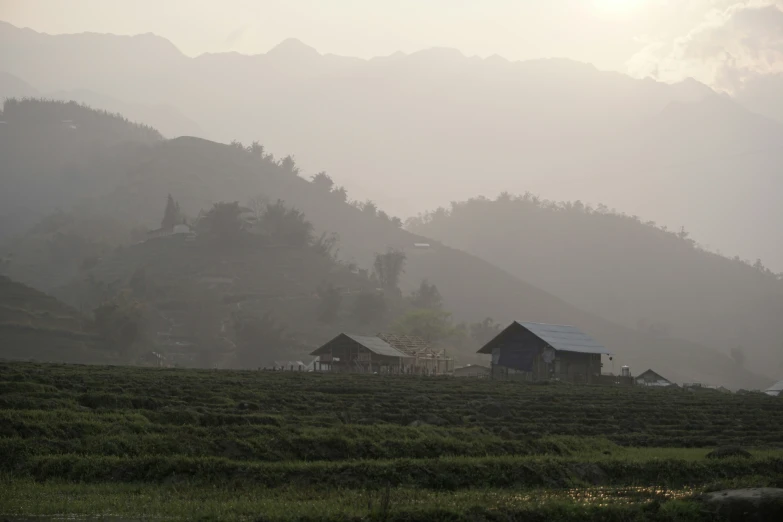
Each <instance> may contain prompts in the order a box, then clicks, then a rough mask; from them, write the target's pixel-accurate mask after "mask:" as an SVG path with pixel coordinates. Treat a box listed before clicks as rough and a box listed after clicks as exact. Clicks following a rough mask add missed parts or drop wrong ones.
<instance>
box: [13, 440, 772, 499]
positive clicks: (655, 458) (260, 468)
mask: <svg viewBox="0 0 783 522" xmlns="http://www.w3.org/2000/svg"><path fill="white" fill-rule="evenodd" d="M628 451H632V452H633V451H642V452H647V453H642V454H640V456H639V458H634V456H633V454H630V455H629V454H624V455H618V456H602V457H598V456H592V457H590V456H581V457H540V456H538V457H531V456H528V457H485V458H467V457H457V458H431V459H395V460H356V461H341V462H324V461H320V462H301V461H300V462H277V463H264V462H249V461H233V460H229V459H225V458H214V457H202V458H193V457H181V456H172V457H165V456H161V455H150V456H144V457H108V456H106V457H96V456H89V457H86V456H82V455H50V456H18V455H5V456H4V457H3V460H2V461H1V462H0V473H8V474H13V475H14V477H17V478H19V477H25V476H27V477H30V478H34V479H36V480H51V479H64V480H69V481H77V482H104V481H108V482H128V483H133V482H172V481H175V482H183V483H217V484H226V483H244V484H256V485H259V486H264V487H267V488H285V487H292V486H296V487H304V488H311V489H318V490H327V491H329V490H339V489H382V488H384V487H386V486H387V485H391V486H394V487H399V486H410V487H417V488H422V489H431V490H459V489H472V488H479V489H481V488H525V489H529V488H569V487H577V486H588V485H615V486H629V485H630V486H660V487H669V488H678V487H685V486H690V485H696V484H707V483H710V482H715V481H719V480H727V479H736V478H740V477H753V476H764V477H768V478H770V479H774V480H776V481H780V479H781V478H783V454H781V453H780V452H774V454H765V455H759V456H756V457H753V458H749V459H742V458H731V459H706V458H703V457H702V458H695V457H696V455H698V453H695V454H691V455H687V454H686V455H685V456H686V457H689V458H683V454H682V453H681V452H682V451H687V450H679V452H678V453H675V454H670V455H667V454H666V453H665V452H666V450H657V451H656V450H628ZM671 451H677V450H671ZM691 451H696V452H698V451H699V450H691ZM702 455H703V453H702Z"/></svg>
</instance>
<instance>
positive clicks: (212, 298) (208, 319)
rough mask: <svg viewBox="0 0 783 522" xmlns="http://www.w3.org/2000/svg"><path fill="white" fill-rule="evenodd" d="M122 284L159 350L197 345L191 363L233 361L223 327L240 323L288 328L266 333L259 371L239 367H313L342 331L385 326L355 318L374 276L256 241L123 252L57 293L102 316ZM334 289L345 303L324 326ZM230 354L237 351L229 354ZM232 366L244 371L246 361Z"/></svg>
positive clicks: (182, 243) (310, 251)
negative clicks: (264, 320) (139, 305)
mask: <svg viewBox="0 0 783 522" xmlns="http://www.w3.org/2000/svg"><path fill="white" fill-rule="evenodd" d="M139 274H143V275H142V276H139ZM140 277H141V281H142V282H141V283H139V282H138V280H139V278H140ZM123 286H130V287H131V288H132V289H133V293H134V296H135V297H136V298H137V299H140V300H142V302H144V304H145V313H146V317H147V321H146V328H147V330H148V331H149V332H148V335H147V337H148V338H149V339H151V340H152V341H153V342H154V341H155V340H159V339H158V338H159V337H161V336H160V335H159V334H158V332H163V333H165V334H167V335H172V336H176V337H177V338H183V339H187V340H188V342H189V343H192V344H193V347H191V348H190V349H188V350H186V351H185V353H188V354H189V356H190V357H196V358H197V357H198V356H199V355H200V354H203V353H204V352H208V351H209V352H212V356H213V357H214V358H215V359H220V358H221V357H223V358H227V359H228V358H230V357H226V355H227V354H226V353H220V350H219V348H218V346H217V345H218V344H219V343H220V341H221V337H222V336H223V335H225V334H224V333H223V332H224V328H225V327H224V326H223V325H226V324H232V323H233V322H234V321H235V320H236V319H237V317H239V316H257V317H264V316H266V317H269V318H270V319H271V321H272V322H273V324H275V327H280V328H282V329H284V335H283V336H282V337H277V336H276V335H275V336H274V338H273V339H266V338H261V337H260V336H261V335H262V333H263V332H259V333H258V335H259V339H256V340H255V344H256V345H257V346H258V348H259V354H258V358H257V359H255V362H256V364H255V365H253V364H249V363H248V362H247V361H245V362H244V364H242V363H240V364H239V366H240V367H241V366H244V367H246V368H247V367H257V366H258V365H266V366H272V365H273V363H274V361H276V360H302V361H305V362H310V360H312V357H309V354H310V352H312V351H313V350H314V349H315V348H317V347H318V346H320V345H321V344H323V342H324V341H325V340H328V339H331V338H333V337H334V336H336V335H337V334H338V333H340V332H341V331H351V332H356V333H364V334H368V335H370V334H374V333H377V329H378V322H377V321H368V322H363V321H361V320H359V319H357V318H356V314H355V313H354V311H353V310H354V307H355V300H356V299H357V296H359V295H361V294H363V293H366V292H375V286H376V285H375V284H374V283H373V282H371V281H370V280H369V278H367V277H365V276H362V275H360V274H356V273H354V272H352V271H351V269H350V268H349V267H347V266H345V265H341V264H338V263H335V262H334V260H333V259H332V258H330V257H329V256H328V255H324V254H323V253H322V252H319V251H318V250H317V249H316V248H313V247H312V246H284V245H276V244H274V243H269V242H268V241H265V240H264V239H263V238H262V237H257V236H253V235H250V234H247V235H245V236H244V237H242V238H241V240H240V241H236V242H231V243H226V242H219V241H216V240H214V239H213V238H209V237H203V236H202V237H199V238H196V239H193V240H186V239H185V238H183V237H167V238H158V239H151V240H148V241H145V242H143V243H137V244H135V245H132V246H128V247H126V248H122V249H118V250H116V251H115V252H112V253H110V254H109V255H106V256H104V257H103V258H102V259H101V260H100V261H99V262H98V263H97V264H95V266H93V267H91V268H90V269H89V270H88V271H86V272H85V273H84V274H82V275H81V276H80V277H78V278H75V279H74V280H73V281H71V282H70V283H69V284H68V285H66V286H65V287H63V288H60V289H58V291H57V295H59V296H61V297H62V298H63V299H64V300H66V301H67V302H71V303H73V304H74V305H76V304H79V305H82V306H86V307H87V308H93V307H95V306H97V305H98V304H100V302H101V299H102V298H103V295H102V294H103V292H104V290H105V289H106V288H112V287H118V288H121V287H123ZM329 286H331V287H333V288H334V289H335V290H336V291H337V292H339V296H340V297H339V298H337V301H336V303H334V304H333V306H334V307H335V308H333V309H330V311H333V312H334V315H333V316H330V319H329V320H328V321H325V320H323V319H322V317H321V314H322V311H323V305H322V301H321V298H320V297H319V294H318V292H319V288H327V287H329ZM267 314H268V315H267ZM196 322H198V323H200V324H194V323H196ZM211 343H214V344H215V345H216V346H211ZM224 350H225V351H226V352H231V351H232V350H231V347H230V346H228V347H224ZM201 364H202V365H204V362H203V361H202V363H201ZM228 365H229V366H234V367H236V366H237V362H236V361H235V362H233V363H229V364H228Z"/></svg>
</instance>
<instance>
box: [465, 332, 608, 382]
mask: <svg viewBox="0 0 783 522" xmlns="http://www.w3.org/2000/svg"><path fill="white" fill-rule="evenodd" d="M478 353H482V354H488V355H492V364H491V366H490V369H491V375H492V376H493V377H512V376H513V377H517V378H522V379H525V380H542V379H551V378H554V379H560V380H564V381H569V382H581V383H594V382H598V381H599V380H600V377H601V367H602V362H601V356H602V355H611V353H610V352H609V350H608V349H607V348H606V347H604V346H602V345H600V344H598V343H597V342H596V341H595V340H594V339H592V338H591V337H590V336H588V335H587V334H585V333H584V332H582V331H581V330H579V329H578V328H575V327H573V326H566V325H558V324H543V323H526V322H517V321H514V322H513V323H511V324H510V325H509V326H508V327H507V328H506V329H505V330H503V331H502V332H500V333H499V334H498V335H497V336H495V337H494V338H493V339H492V340H491V341H489V342H488V343H487V344H485V345H484V346H483V347H482V348H481V349H480V350H479V351H478Z"/></svg>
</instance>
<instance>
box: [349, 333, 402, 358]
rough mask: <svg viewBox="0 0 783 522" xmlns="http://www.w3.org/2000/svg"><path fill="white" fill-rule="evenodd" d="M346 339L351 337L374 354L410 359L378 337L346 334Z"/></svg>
mask: <svg viewBox="0 0 783 522" xmlns="http://www.w3.org/2000/svg"><path fill="white" fill-rule="evenodd" d="M344 335H345V336H346V337H349V338H351V339H353V340H354V341H356V342H357V343H359V344H361V345H362V346H364V347H365V348H367V349H368V350H370V351H371V352H372V353H374V354H377V355H385V356H387V357H408V356H407V355H405V354H404V353H402V352H401V351H399V350H398V349H396V348H394V347H393V346H392V345H390V344H389V343H387V342H386V341H384V340H383V339H380V338H378V337H370V336H364V335H351V334H344Z"/></svg>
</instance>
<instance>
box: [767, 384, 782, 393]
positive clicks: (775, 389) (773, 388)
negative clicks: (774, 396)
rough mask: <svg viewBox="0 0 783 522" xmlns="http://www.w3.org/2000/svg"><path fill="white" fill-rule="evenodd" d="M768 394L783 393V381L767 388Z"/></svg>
mask: <svg viewBox="0 0 783 522" xmlns="http://www.w3.org/2000/svg"><path fill="white" fill-rule="evenodd" d="M767 391H768V392H781V391H783V381H780V382H779V383H777V384H773V385H772V386H770V387H769V388H767Z"/></svg>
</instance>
